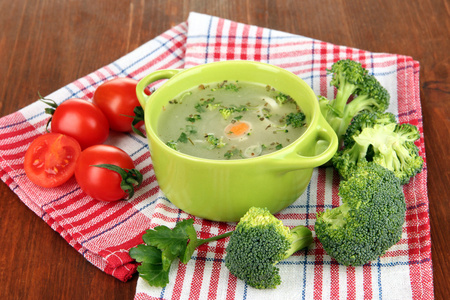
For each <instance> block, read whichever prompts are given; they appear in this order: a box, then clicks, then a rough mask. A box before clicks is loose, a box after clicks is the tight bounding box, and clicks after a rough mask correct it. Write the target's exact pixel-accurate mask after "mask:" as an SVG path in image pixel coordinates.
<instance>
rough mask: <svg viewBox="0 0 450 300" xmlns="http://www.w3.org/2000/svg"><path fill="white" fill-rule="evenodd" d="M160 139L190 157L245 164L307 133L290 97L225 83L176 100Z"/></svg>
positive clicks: (168, 109) (165, 112) (161, 125)
mask: <svg viewBox="0 0 450 300" xmlns="http://www.w3.org/2000/svg"><path fill="white" fill-rule="evenodd" d="M158 125H159V126H158V135H159V137H160V139H161V140H162V141H163V142H165V143H166V144H167V145H168V146H170V147H172V148H173V149H175V150H177V151H180V152H182V153H185V154H189V155H192V156H196V157H202V158H208V159H242V158H251V157H257V156H260V155H264V154H268V153H271V152H274V151H277V150H280V149H282V148H283V147H285V146H287V145H289V144H291V143H292V142H294V141H295V140H296V139H298V138H299V137H300V136H301V135H302V134H303V132H304V131H305V130H306V128H307V125H306V123H305V115H304V114H303V112H302V111H301V109H300V107H299V106H298V105H297V103H296V102H295V101H294V99H292V98H291V97H290V96H289V95H286V94H283V93H282V92H280V91H277V90H275V89H274V88H272V87H270V86H265V85H262V84H256V83H249V82H240V81H223V82H218V83H213V84H208V85H206V84H205V85H203V84H202V85H199V86H198V87H194V88H192V89H191V90H189V91H186V92H184V93H182V94H181V95H179V96H177V97H176V98H175V99H172V100H170V101H169V102H168V104H167V105H166V106H165V107H164V108H163V112H162V113H161V116H160V120H159V124H158Z"/></svg>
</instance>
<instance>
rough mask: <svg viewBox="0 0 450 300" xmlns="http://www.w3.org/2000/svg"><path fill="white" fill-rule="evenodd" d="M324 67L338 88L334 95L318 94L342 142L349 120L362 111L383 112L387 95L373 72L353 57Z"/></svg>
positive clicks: (388, 98)
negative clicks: (371, 73)
mask: <svg viewBox="0 0 450 300" xmlns="http://www.w3.org/2000/svg"><path fill="white" fill-rule="evenodd" d="M327 71H328V73H332V74H333V77H332V79H331V82H330V85H331V86H334V87H336V89H337V93H336V98H335V99H333V100H328V99H327V98H325V97H323V96H320V97H319V105H320V109H321V112H322V115H323V116H324V117H325V119H326V120H327V121H328V123H329V124H330V125H331V127H332V128H333V130H334V131H335V132H336V134H337V136H338V139H339V145H341V144H342V139H343V135H344V134H345V132H346V130H347V127H348V125H349V124H350V121H351V120H352V119H353V118H354V117H355V116H356V115H357V114H358V113H360V112H361V111H369V112H374V111H381V112H384V111H385V110H386V109H387V108H388V106H389V101H390V96H389V93H388V91H387V90H386V89H385V88H384V87H383V86H382V85H381V84H380V82H379V81H378V80H377V79H376V78H375V77H374V76H373V75H370V74H368V71H367V70H366V69H365V68H363V67H362V65H361V64H360V63H358V62H355V61H353V60H350V59H344V60H340V61H337V62H336V63H334V64H333V65H332V66H331V69H329V70H327ZM350 99H352V100H351V101H350V102H348V101H349V100H350Z"/></svg>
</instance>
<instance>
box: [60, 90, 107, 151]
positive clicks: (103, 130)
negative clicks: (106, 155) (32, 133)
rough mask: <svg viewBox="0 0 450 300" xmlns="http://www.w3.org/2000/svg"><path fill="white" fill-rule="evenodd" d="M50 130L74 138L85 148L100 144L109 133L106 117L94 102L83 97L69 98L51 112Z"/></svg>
mask: <svg viewBox="0 0 450 300" xmlns="http://www.w3.org/2000/svg"><path fill="white" fill-rule="evenodd" d="M51 122H52V124H51V128H52V132H57V133H63V134H66V135H68V136H71V137H73V138H74V139H76V140H77V141H78V142H79V143H80V146H81V149H85V148H87V147H89V146H92V145H97V144H102V143H103V142H105V141H106V139H107V138H108V135H109V124H108V119H107V118H106V117H105V115H104V114H103V112H102V111H101V110H100V108H98V107H97V106H96V105H95V104H92V103H91V102H89V101H86V100H83V99H76V98H73V99H69V100H66V101H64V102H63V103H61V104H60V105H59V106H57V107H56V109H55V110H54V112H53V116H52V119H51Z"/></svg>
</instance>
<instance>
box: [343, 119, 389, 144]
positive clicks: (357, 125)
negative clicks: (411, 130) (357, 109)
mask: <svg viewBox="0 0 450 300" xmlns="http://www.w3.org/2000/svg"><path fill="white" fill-rule="evenodd" d="M396 122H397V120H396V119H395V116H394V114H392V113H390V112H362V113H360V114H358V115H357V116H356V117H355V118H353V120H352V121H351V123H350V125H349V126H348V128H347V131H346V132H345V134H344V138H343V141H344V148H348V147H352V146H353V144H354V143H355V140H354V139H353V136H355V135H359V134H360V133H361V131H362V130H363V129H364V128H366V127H373V126H374V125H375V124H383V125H387V124H391V123H396Z"/></svg>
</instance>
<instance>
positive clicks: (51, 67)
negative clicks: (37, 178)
mask: <svg viewBox="0 0 450 300" xmlns="http://www.w3.org/2000/svg"><path fill="white" fill-rule="evenodd" d="M369 3H370V4H369ZM449 7H450V6H449V5H448V1H445V0H422V1H411V0H373V1H370V2H369V1H344V0H340V1H339V0H338V1H337V0H327V1H321V0H302V1H298V0H278V1H268V0H266V1H258V0H253V1H237V0H233V1H231V0H220V1H211V0H199V1H176V0H158V1H143V0H142V1H138V0H128V1H111V0H89V1H88V0H77V1H63V0H48V1H25V0H15V1H1V2H0V28H1V29H0V30H1V35H0V58H1V63H0V87H1V89H0V95H1V97H0V116H5V115H7V114H10V113H13V112H15V111H17V110H18V109H20V108H22V107H24V106H26V105H28V104H30V103H32V102H34V101H35V100H36V99H37V96H36V95H37V91H39V92H40V93H41V94H42V95H47V94H49V93H51V92H53V91H55V90H57V89H58V88H60V87H62V86H64V85H66V84H68V83H70V82H72V81H74V80H75V79H77V78H80V77H83V76H85V75H87V74H89V73H90V72H92V71H94V70H96V69H98V68H100V67H102V66H104V65H106V64H108V63H110V62H112V61H114V60H116V59H118V58H119V57H121V56H123V55H124V54H126V53H128V52H130V51H131V50H133V49H135V48H137V47H138V46H140V45H141V44H143V43H144V42H146V41H148V40H150V39H152V38H154V37H155V36H157V35H158V34H160V33H162V32H163V31H165V30H167V29H169V28H170V27H171V26H173V25H175V24H178V23H180V22H183V21H185V20H186V19H187V16H188V13H189V12H190V11H196V12H201V13H206V14H210V15H215V16H219V17H223V18H227V19H232V20H234V21H238V22H243V23H247V24H253V25H258V26H262V27H269V28H273V29H277V30H281V31H286V32H290V33H295V34H300V35H304V36H308V37H311V38H315V39H319V40H323V41H327V42H331V43H335V44H340V45H345V46H351V47H356V48H360V49H366V50H370V51H374V52H389V53H399V54H405V55H409V56H412V57H413V58H414V59H416V60H418V61H420V64H421V70H420V87H421V88H420V92H421V99H422V106H423V119H424V123H425V125H424V132H425V145H426V155H427V164H428V192H429V199H430V216H431V235H432V255H433V267H434V283H435V296H436V298H437V299H450V292H449V280H448V278H449V276H450V274H449V271H448V268H449V263H448V261H449V255H448V253H449V252H448V248H447V247H448V238H449V236H450V232H449V222H448V215H449V212H448V209H449V199H450V192H449V190H450V189H449V185H450V181H449V177H450V172H449V170H450V164H449V159H448V158H449V153H450V152H449V149H450V137H449V132H450V131H449V128H450V122H449V117H448V116H449V115H450V105H449V100H450V99H449V93H450V80H449V73H450V56H449V49H450V41H449V37H450V30H449V29H450V12H449V9H450V8H449ZM0 198H1V203H2V204H1V205H0V224H1V225H0V248H1V252H0V298H1V299H133V296H134V292H135V287H136V281H137V277H136V276H135V277H134V278H133V279H132V280H131V281H129V282H127V283H123V282H120V281H119V280H117V279H115V278H113V277H112V276H109V275H106V274H104V273H103V272H101V271H100V270H98V269H97V268H96V267H94V266H93V265H91V264H90V263H89V262H88V261H87V260H85V259H83V258H82V256H80V254H78V253H77V251H75V250H74V249H72V247H71V246H69V245H68V244H67V243H66V241H65V240H64V239H62V238H61V237H60V236H59V234H58V233H56V232H54V231H53V230H52V229H51V228H50V227H49V226H48V225H47V224H46V223H45V222H43V221H42V220H41V219H40V218H38V217H37V216H36V215H35V214H34V213H33V212H32V211H31V210H29V209H28V208H27V207H26V206H25V205H24V204H23V203H22V202H21V201H20V200H19V199H18V197H17V196H16V195H15V194H14V193H13V192H12V191H11V190H10V189H9V188H8V187H7V186H6V185H5V184H3V183H2V184H0Z"/></svg>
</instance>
